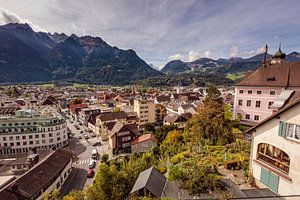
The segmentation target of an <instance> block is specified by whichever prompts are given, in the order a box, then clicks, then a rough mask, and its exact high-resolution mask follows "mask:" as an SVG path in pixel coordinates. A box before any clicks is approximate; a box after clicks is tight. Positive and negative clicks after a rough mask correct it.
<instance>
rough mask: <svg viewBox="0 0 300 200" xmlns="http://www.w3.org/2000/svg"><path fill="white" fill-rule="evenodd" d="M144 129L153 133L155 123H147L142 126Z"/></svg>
mask: <svg viewBox="0 0 300 200" xmlns="http://www.w3.org/2000/svg"><path fill="white" fill-rule="evenodd" d="M144 130H145V132H152V133H154V132H155V125H154V124H151V123H147V124H145V126H144Z"/></svg>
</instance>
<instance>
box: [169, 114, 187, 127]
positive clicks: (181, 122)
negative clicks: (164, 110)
mask: <svg viewBox="0 0 300 200" xmlns="http://www.w3.org/2000/svg"><path fill="white" fill-rule="evenodd" d="M190 118H192V114H191V113H186V114H181V115H178V114H175V113H169V114H168V115H167V116H166V117H165V118H164V125H175V126H177V127H178V128H181V129H182V128H184V127H185V125H186V123H187V122H188V120H189V119H190Z"/></svg>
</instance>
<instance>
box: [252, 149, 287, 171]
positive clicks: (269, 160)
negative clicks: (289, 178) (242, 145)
mask: <svg viewBox="0 0 300 200" xmlns="http://www.w3.org/2000/svg"><path fill="white" fill-rule="evenodd" d="M257 160H260V161H262V162H264V163H266V164H268V165H270V166H272V167H273V168H275V169H277V170H279V171H281V172H283V173H285V174H288V173H289V164H288V163H287V162H284V161H280V160H278V159H276V158H273V157H271V156H268V155H265V154H263V153H261V152H258V154H257Z"/></svg>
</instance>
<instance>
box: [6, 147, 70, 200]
mask: <svg viewBox="0 0 300 200" xmlns="http://www.w3.org/2000/svg"><path fill="white" fill-rule="evenodd" d="M72 155H73V154H72V152H71V151H69V150H66V149H58V150H56V151H54V152H53V153H52V154H51V155H50V156H49V157H47V158H46V159H45V160H43V161H41V163H40V164H38V165H37V166H35V167H33V168H31V169H30V170H29V171H28V172H26V173H25V174H23V175H22V176H20V177H19V178H17V179H16V180H15V181H13V182H11V183H10V184H9V185H7V186H6V187H5V188H3V189H2V190H1V191H0V200H17V199H32V200H35V199H37V200H42V199H43V197H44V194H45V193H46V192H47V193H50V192H52V191H53V190H54V189H58V190H60V189H61V187H62V185H63V184H64V182H65V181H66V179H67V178H68V176H69V175H70V173H71V171H72Z"/></svg>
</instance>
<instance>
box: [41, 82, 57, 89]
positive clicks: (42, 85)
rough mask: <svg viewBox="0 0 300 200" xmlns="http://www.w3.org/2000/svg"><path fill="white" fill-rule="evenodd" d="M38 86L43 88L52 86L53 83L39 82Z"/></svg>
mask: <svg viewBox="0 0 300 200" xmlns="http://www.w3.org/2000/svg"><path fill="white" fill-rule="evenodd" d="M39 86H40V87H43V88H53V87H54V84H53V83H45V84H41V85H39Z"/></svg>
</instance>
